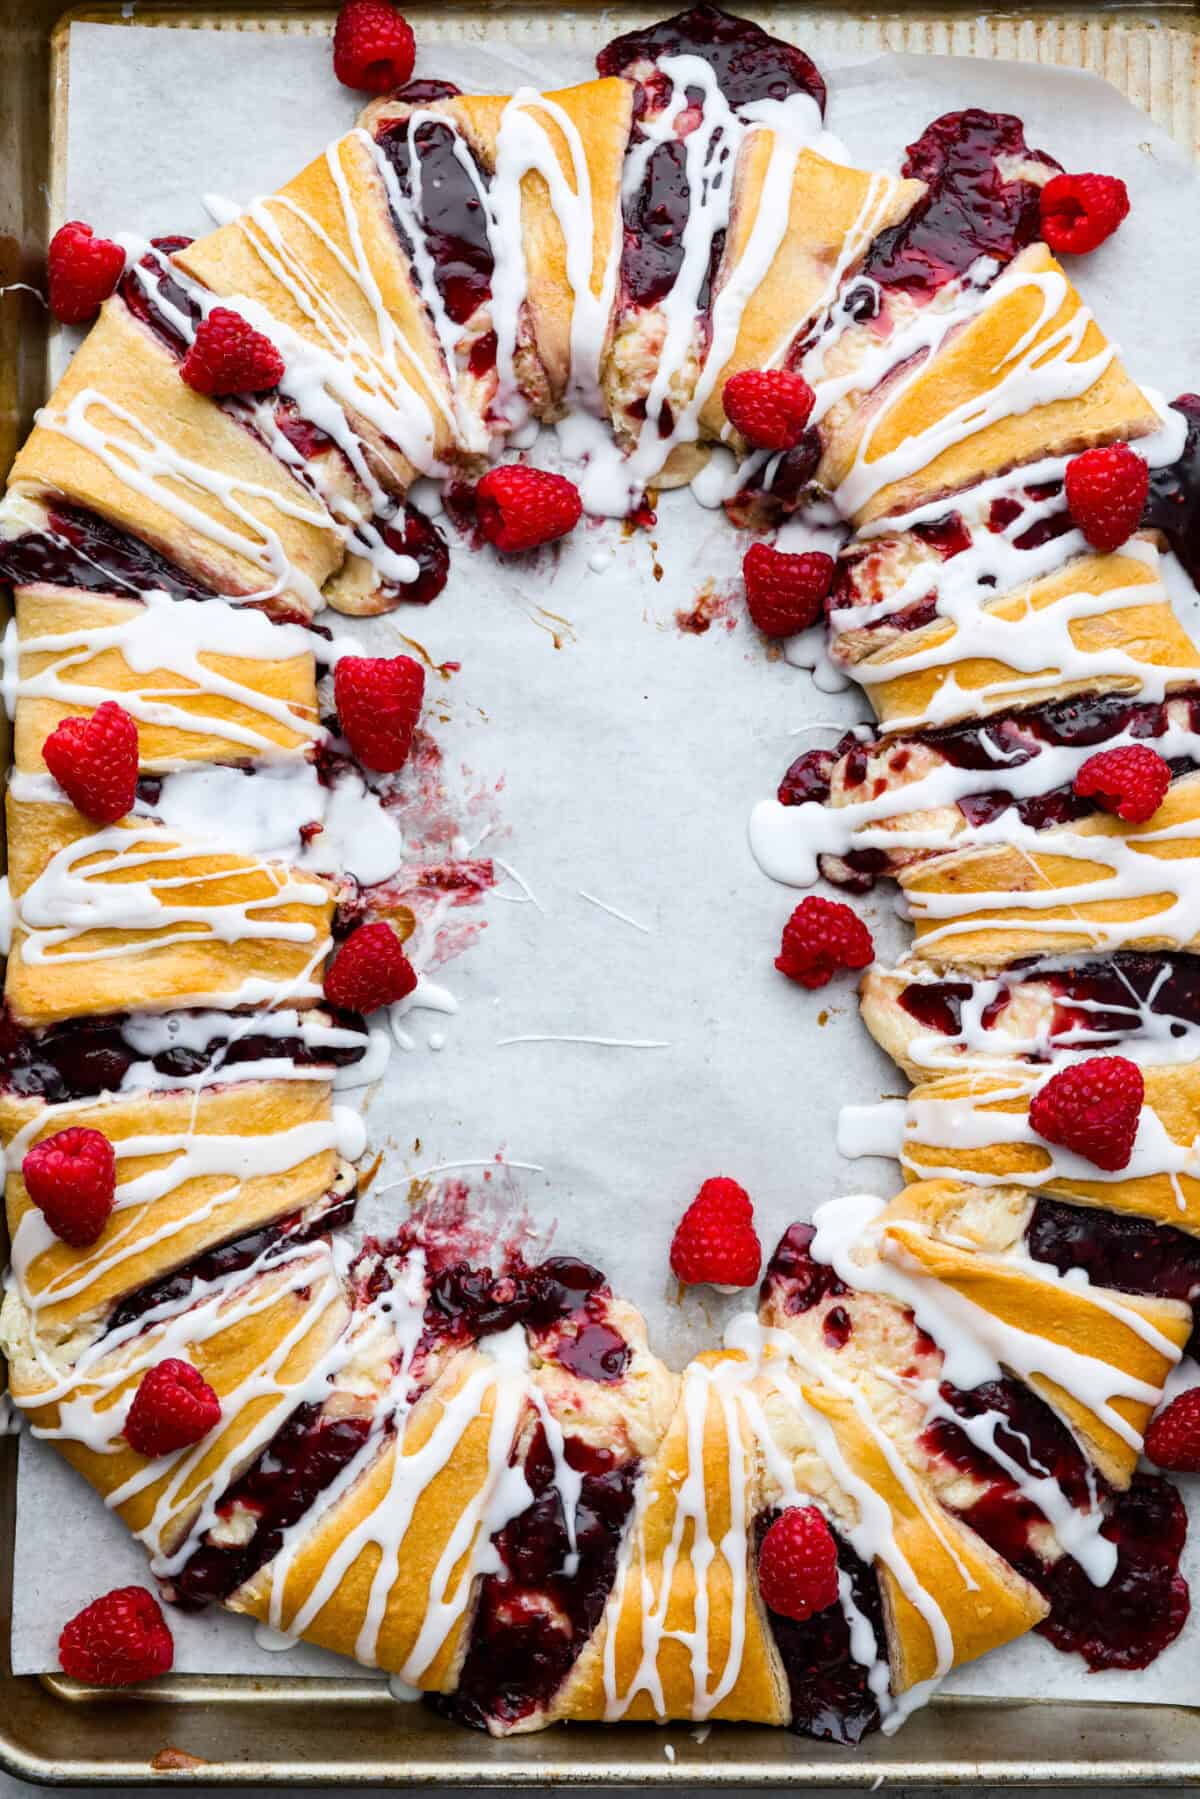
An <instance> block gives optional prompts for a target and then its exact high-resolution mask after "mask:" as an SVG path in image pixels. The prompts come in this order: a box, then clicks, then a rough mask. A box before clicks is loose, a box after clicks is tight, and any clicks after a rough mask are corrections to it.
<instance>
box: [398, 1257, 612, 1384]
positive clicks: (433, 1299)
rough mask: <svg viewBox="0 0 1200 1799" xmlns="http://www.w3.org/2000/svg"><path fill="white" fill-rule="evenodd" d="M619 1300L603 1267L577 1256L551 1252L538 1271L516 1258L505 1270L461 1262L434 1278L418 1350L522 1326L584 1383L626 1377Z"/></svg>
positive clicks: (451, 1343)
mask: <svg viewBox="0 0 1200 1799" xmlns="http://www.w3.org/2000/svg"><path fill="white" fill-rule="evenodd" d="M611 1298H612V1292H611V1289H610V1288H609V1286H608V1283H607V1282H606V1280H605V1279H604V1276H603V1275H602V1274H601V1273H600V1271H599V1270H598V1269H596V1268H592V1267H590V1266H589V1264H588V1263H587V1262H580V1261H577V1260H576V1259H575V1257H574V1256H551V1257H549V1258H548V1259H547V1260H546V1261H544V1262H539V1263H538V1264H537V1265H536V1266H535V1267H533V1268H525V1267H524V1266H523V1265H522V1264H521V1262H520V1261H519V1259H518V1258H516V1257H510V1258H509V1259H508V1265H507V1266H506V1268H505V1269H504V1270H502V1272H501V1273H500V1274H498V1275H493V1273H492V1271H491V1269H490V1268H473V1267H471V1266H470V1264H469V1263H466V1262H456V1263H453V1264H452V1265H450V1266H449V1267H445V1268H443V1269H441V1270H440V1271H439V1272H438V1273H437V1274H435V1276H434V1279H433V1282H432V1285H431V1287H430V1290H429V1299H428V1302H427V1304H426V1307H425V1330H424V1333H423V1336H422V1340H421V1345H420V1348H419V1349H418V1352H417V1353H418V1356H420V1354H421V1351H422V1350H425V1351H428V1350H429V1349H430V1348H433V1347H434V1346H435V1345H437V1346H440V1345H444V1344H450V1345H456V1346H457V1345H462V1344H466V1343H469V1342H477V1341H478V1340H479V1338H480V1337H485V1336H490V1335H491V1334H492V1333H493V1332H495V1331H503V1330H509V1329H511V1327H512V1326H513V1325H514V1324H520V1325H523V1326H525V1328H526V1329H528V1330H531V1331H533V1332H535V1333H537V1334H538V1335H539V1336H540V1337H542V1339H543V1340H542V1342H541V1343H540V1344H539V1348H540V1350H541V1352H542V1353H543V1354H546V1355H548V1356H549V1357H550V1358H551V1359H552V1360H554V1361H556V1362H558V1364H559V1365H560V1367H563V1368H565V1369H567V1371H568V1372H569V1373H571V1374H574V1375H577V1376H578V1377H579V1378H580V1379H581V1380H594V1381H600V1382H614V1381H619V1380H620V1379H621V1377H622V1375H623V1374H624V1373H625V1370H626V1368H627V1367H628V1365H629V1357H630V1350H629V1345H628V1344H627V1343H626V1341H625V1339H624V1338H623V1337H622V1336H621V1335H620V1333H619V1332H618V1331H616V1330H614V1329H613V1327H612V1325H611V1324H610V1323H609V1322H608V1320H607V1313H608V1302H609V1300H610V1299H611Z"/></svg>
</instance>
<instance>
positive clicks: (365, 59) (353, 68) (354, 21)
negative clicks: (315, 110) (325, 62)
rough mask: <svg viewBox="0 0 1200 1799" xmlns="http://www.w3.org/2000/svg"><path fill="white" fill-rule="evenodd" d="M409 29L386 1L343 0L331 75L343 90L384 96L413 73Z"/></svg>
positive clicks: (413, 49) (412, 53)
mask: <svg viewBox="0 0 1200 1799" xmlns="http://www.w3.org/2000/svg"><path fill="white" fill-rule="evenodd" d="M416 54H417V51H416V44H415V42H414V39H413V34H412V26H411V25H410V24H409V22H408V20H407V19H406V18H404V17H403V15H402V14H400V13H398V12H397V11H396V9H395V7H394V6H388V5H387V4H386V0H346V4H345V6H343V7H342V10H341V12H339V14H338V19H337V24H336V25H335V26H334V30H333V72H334V74H335V75H336V76H337V78H338V80H339V81H340V82H341V84H342V86H343V87H352V88H357V89H358V91H359V92H360V93H363V94H386V93H389V92H390V91H391V90H392V89H394V88H398V87H403V86H404V84H405V82H406V81H408V80H409V78H410V77H411V75H412V72H413V63H414V62H415V61H416Z"/></svg>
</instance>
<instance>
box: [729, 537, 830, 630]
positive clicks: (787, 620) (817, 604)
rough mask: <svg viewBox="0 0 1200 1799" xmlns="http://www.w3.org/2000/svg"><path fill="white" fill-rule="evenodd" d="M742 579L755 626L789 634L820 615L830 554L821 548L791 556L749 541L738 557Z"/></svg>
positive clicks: (826, 585) (827, 584)
mask: <svg viewBox="0 0 1200 1799" xmlns="http://www.w3.org/2000/svg"><path fill="white" fill-rule="evenodd" d="M742 579H743V581H744V582H745V583H746V605H747V607H748V609H749V612H750V617H751V618H752V619H753V620H754V622H755V624H756V625H757V626H758V628H759V630H760V631H764V632H765V633H766V635H767V636H768V637H792V636H794V635H795V633H796V632H797V631H807V629H808V627H809V625H815V624H816V622H817V620H818V618H820V616H821V607H822V605H823V603H824V600H825V596H826V595H827V594H828V592H829V589H830V587H831V586H832V585H833V557H832V556H826V555H825V553H824V551H823V550H805V551H804V553H803V554H802V555H799V556H794V555H792V554H791V553H790V552H789V551H787V550H773V549H771V548H770V546H769V545H768V544H765V543H752V544H751V545H750V548H749V549H748V550H747V551H746V554H745V556H744V557H743V559H742Z"/></svg>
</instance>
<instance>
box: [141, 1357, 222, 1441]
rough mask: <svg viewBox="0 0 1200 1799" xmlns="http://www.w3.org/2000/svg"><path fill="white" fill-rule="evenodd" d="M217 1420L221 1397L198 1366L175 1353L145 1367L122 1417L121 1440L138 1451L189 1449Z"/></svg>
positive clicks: (215, 1424)
mask: <svg viewBox="0 0 1200 1799" xmlns="http://www.w3.org/2000/svg"><path fill="white" fill-rule="evenodd" d="M220 1422H221V1401H220V1400H219V1399H218V1398H217V1396H216V1394H215V1393H214V1392H213V1390H212V1388H211V1387H210V1386H209V1384H208V1382H207V1381H206V1380H205V1378H204V1376H203V1375H202V1374H201V1373H200V1371H199V1369H198V1368H193V1367H192V1364H191V1363H190V1362H181V1361H179V1360H178V1358H177V1357H175V1356H168V1357H167V1359H166V1360H165V1361H162V1362H156V1363H155V1365H154V1367H153V1368H147V1370H146V1372H145V1374H143V1376H142V1378H141V1380H140V1382H139V1383H138V1390H137V1392H136V1393H135V1394H134V1396H133V1404H132V1405H131V1406H130V1408H129V1416H128V1417H127V1418H126V1420H125V1441H126V1442H127V1443H128V1444H129V1447H130V1448H131V1449H136V1450H137V1452H138V1454H139V1455H144V1456H149V1457H150V1458H151V1460H153V1458H154V1457H155V1456H159V1455H170V1454H171V1452H172V1451H173V1450H176V1449H190V1448H191V1446H192V1444H193V1443H198V1442H199V1441H200V1439H201V1437H206V1436H207V1435H208V1433H209V1431H210V1430H216V1428H217V1426H218V1424H220Z"/></svg>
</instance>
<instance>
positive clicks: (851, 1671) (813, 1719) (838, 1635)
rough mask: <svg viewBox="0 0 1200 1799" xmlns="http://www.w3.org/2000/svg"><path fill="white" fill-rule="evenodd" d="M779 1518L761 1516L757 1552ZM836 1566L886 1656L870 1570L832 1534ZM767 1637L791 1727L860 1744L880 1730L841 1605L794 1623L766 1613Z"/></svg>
mask: <svg viewBox="0 0 1200 1799" xmlns="http://www.w3.org/2000/svg"><path fill="white" fill-rule="evenodd" d="M778 1516H779V1513H778V1512H777V1511H772V1512H765V1513H764V1514H763V1515H762V1516H761V1517H760V1518H758V1519H757V1520H756V1521H755V1527H754V1531H755V1548H756V1550H759V1549H761V1548H762V1542H763V1538H764V1537H765V1536H766V1534H767V1532H768V1530H769V1529H770V1528H771V1526H772V1524H773V1523H774V1522H775V1520H776V1518H777V1517H778ZM833 1536H834V1540H835V1542H836V1543H837V1558H838V1567H839V1568H840V1569H841V1571H842V1573H843V1574H844V1575H845V1576H846V1577H847V1579H848V1580H849V1582H850V1591H851V1595H852V1597H853V1600H854V1604H855V1605H856V1606H857V1608H858V1610H859V1611H860V1612H861V1613H862V1614H863V1616H864V1617H865V1618H866V1619H867V1620H868V1621H869V1623H870V1625H871V1628H872V1630H873V1631H874V1633H875V1646H876V1654H877V1655H878V1657H879V1659H880V1660H881V1661H882V1660H883V1659H884V1658H885V1656H886V1650H885V1648H884V1644H885V1643H886V1640H887V1639H886V1637H885V1635H884V1628H883V1600H882V1597H881V1595H880V1591H879V1581H878V1579H877V1577H876V1574H875V1570H874V1568H872V1567H871V1565H870V1563H868V1562H864V1561H863V1560H862V1559H861V1557H860V1556H858V1555H856V1554H855V1552H854V1550H853V1549H851V1547H850V1545H849V1543H847V1542H845V1541H843V1539H842V1538H841V1537H840V1536H838V1534H837V1532H836V1531H834V1532H833ZM767 1617H768V1618H769V1620H770V1624H771V1634H772V1636H773V1637H774V1638H775V1646H776V1648H777V1649H778V1650H779V1657H780V1660H781V1661H782V1662H783V1668H784V1673H785V1674H786V1675H787V1682H788V1690H789V1692H790V1694H791V1701H792V1725H791V1727H792V1729H793V1730H794V1731H796V1732H797V1733H798V1734H799V1735H801V1736H809V1737H816V1738H818V1739H819V1740H820V1741H821V1742H825V1743H845V1744H847V1745H851V1744H854V1743H857V1742H859V1741H860V1740H861V1739H862V1738H863V1737H864V1736H866V1734H867V1733H868V1731H872V1730H878V1728H879V1722H880V1718H879V1705H878V1703H877V1701H876V1698H875V1695H874V1693H873V1692H872V1691H871V1687H870V1680H869V1677H870V1672H871V1671H870V1669H869V1668H867V1667H864V1666H863V1664H862V1663H861V1662H858V1661H856V1660H855V1659H854V1657H853V1655H852V1654H851V1653H850V1626H849V1623H848V1622H847V1619H846V1614H845V1612H844V1611H843V1609H842V1607H841V1606H840V1605H831V1606H829V1607H827V1609H826V1610H825V1611H823V1612H817V1613H816V1614H815V1615H814V1616H813V1617H811V1618H808V1619H806V1620H805V1622H804V1623H798V1622H797V1621H796V1620H795V1619H794V1618H785V1617H783V1616H782V1615H781V1614H780V1613H779V1612H773V1611H770V1610H768V1612H767Z"/></svg>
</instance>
